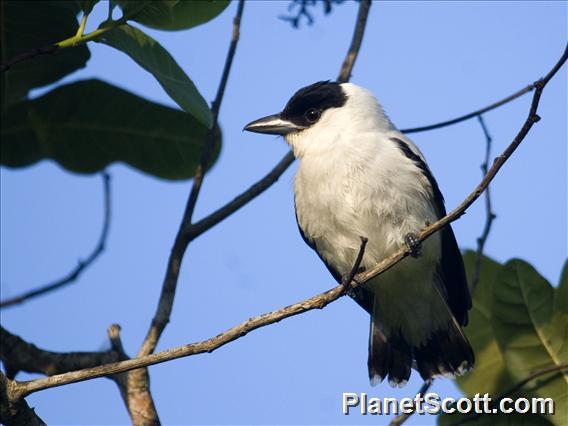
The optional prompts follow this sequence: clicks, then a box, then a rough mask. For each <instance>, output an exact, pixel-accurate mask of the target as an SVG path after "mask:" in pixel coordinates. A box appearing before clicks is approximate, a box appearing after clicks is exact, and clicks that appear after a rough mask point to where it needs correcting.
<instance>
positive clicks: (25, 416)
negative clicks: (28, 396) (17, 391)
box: [0, 371, 45, 426]
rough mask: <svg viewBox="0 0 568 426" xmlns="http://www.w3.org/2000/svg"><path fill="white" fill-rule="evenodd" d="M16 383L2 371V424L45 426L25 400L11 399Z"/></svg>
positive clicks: (0, 385)
mask: <svg viewBox="0 0 568 426" xmlns="http://www.w3.org/2000/svg"><path fill="white" fill-rule="evenodd" d="M14 385H15V382H14V381H13V380H10V379H8V378H6V376H5V375H4V373H2V371H0V423H2V424H3V425H6V426H45V422H44V421H43V420H42V419H40V418H39V416H38V415H37V414H36V413H35V411H34V409H33V408H30V407H29V406H28V404H27V402H26V400H25V399H20V398H18V399H15V400H14V399H11V395H12V394H13V392H12V388H13V387H14Z"/></svg>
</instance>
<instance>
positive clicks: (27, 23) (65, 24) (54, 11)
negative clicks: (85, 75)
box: [0, 0, 90, 109]
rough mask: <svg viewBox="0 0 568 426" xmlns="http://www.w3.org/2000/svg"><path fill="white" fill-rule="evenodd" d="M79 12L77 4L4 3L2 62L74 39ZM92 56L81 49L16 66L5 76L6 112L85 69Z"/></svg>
mask: <svg viewBox="0 0 568 426" xmlns="http://www.w3.org/2000/svg"><path fill="white" fill-rule="evenodd" d="M77 12H78V8H77V5H76V3H75V2H66V1H4V0H2V1H1V2H0V23H1V28H0V30H1V34H0V38H1V39H2V51H1V55H0V56H1V60H2V62H3V63H5V62H6V61H9V60H11V59H13V58H14V57H16V56H17V55H20V54H22V53H26V52H30V51H32V50H35V49H38V48H43V47H48V46H50V45H53V44H55V43H56V42H58V41H61V40H64V39H66V38H68V37H70V36H73V35H74V34H75V33H76V32H77V28H78V27H79V25H78V23H77V18H76V13H77ZM89 56H90V54H89V49H88V48H87V46H85V45H80V46H77V47H74V48H70V49H64V50H59V51H57V52H56V53H55V54H53V55H41V56H37V57H35V58H32V59H28V60H26V61H23V62H20V63H18V64H15V65H13V66H12V67H11V68H10V69H9V70H8V71H6V72H3V73H2V76H1V83H0V84H1V92H2V98H1V102H2V109H5V108H7V107H8V106H9V105H10V104H12V103H15V102H17V101H18V100H21V99H23V98H25V97H26V96H27V94H28V92H29V91H30V89H32V88H34V87H40V86H45V85H47V84H50V83H53V82H55V81H57V80H59V79H61V78H62V77H64V76H65V75H67V74H69V73H71V72H73V71H76V70H78V69H80V68H83V67H84V66H85V64H86V62H87V60H88V59H89Z"/></svg>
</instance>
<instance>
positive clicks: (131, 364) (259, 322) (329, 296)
mask: <svg viewBox="0 0 568 426" xmlns="http://www.w3.org/2000/svg"><path fill="white" fill-rule="evenodd" d="M567 58H568V48H567V49H565V51H564V53H563V55H562V57H561V58H560V60H559V61H558V62H557V63H556V65H555V66H554V67H553V68H552V69H551V70H550V72H549V73H548V74H547V75H546V76H545V77H544V78H542V79H540V80H538V81H536V82H535V83H534V85H535V92H534V95H533V99H532V102H531V106H530V110H529V114H528V116H527V118H526V120H525V122H524V124H523V126H522V127H521V129H520V130H519V132H518V134H517V135H516V136H515V138H514V139H513V141H512V142H511V144H510V145H509V146H508V147H507V148H506V149H505V151H503V153H502V154H501V155H500V156H499V157H497V158H496V159H495V161H494V163H493V165H492V166H491V168H490V169H489V170H488V172H487V174H486V175H485V176H484V177H483V179H482V180H481V182H480V184H479V185H478V186H477V187H476V188H475V189H474V190H473V192H472V193H471V194H469V195H468V196H467V197H466V198H465V200H464V201H463V202H462V203H461V204H460V205H459V206H458V207H456V208H455V209H454V210H452V211H451V212H450V213H449V214H448V215H446V216H445V217H443V218H441V219H440V220H438V221H436V222H435V223H433V224H432V225H430V226H428V227H426V228H424V229H423V230H422V231H420V232H419V233H418V235H417V237H418V239H419V241H424V240H425V239H426V238H428V237H429V236H430V235H432V234H433V233H434V232H436V231H438V230H440V229H441V228H443V227H444V226H445V225H447V224H448V223H450V222H453V221H455V220H457V219H458V218H459V217H461V215H462V214H463V213H464V212H465V210H466V209H467V208H468V207H469V206H470V205H471V204H472V203H473V202H474V201H475V200H476V199H477V198H478V197H479V196H480V195H481V194H482V193H483V191H484V190H485V189H486V188H487V186H488V185H489V183H490V182H491V181H492V180H493V178H494V177H495V176H496V174H497V173H498V172H499V170H500V169H501V167H502V166H503V164H504V163H505V162H506V161H507V160H508V159H509V158H510V157H511V155H512V154H513V152H514V151H515V150H516V148H517V147H518V146H519V145H520V143H521V142H522V141H523V140H524V138H525V137H526V135H527V134H528V132H529V131H530V129H531V128H532V126H533V125H534V124H535V123H536V122H538V121H539V119H540V117H539V116H538V115H537V108H538V104H539V102H540V98H541V95H542V91H543V90H544V88H545V86H546V84H547V83H548V82H549V81H550V79H551V78H552V77H553V76H554V75H555V74H556V72H557V71H558V70H559V69H560V67H561V66H562V65H563V64H564V63H565V62H566V60H567ZM408 255H409V250H408V248H407V247H406V246H404V245H403V246H402V247H401V248H400V249H399V250H397V251H396V252H395V253H393V254H392V255H391V256H389V257H387V258H386V259H384V260H383V261H381V262H380V263H378V264H377V265H375V266H374V267H373V268H371V269H370V270H368V271H365V272H361V273H359V274H357V275H356V276H355V277H354V279H353V280H352V282H351V286H353V287H356V286H358V285H364V283H365V282H367V281H369V280H370V279H372V278H374V277H376V276H377V275H379V274H380V273H382V272H384V271H386V270H387V269H389V268H391V267H392V266H394V265H395V264H396V263H398V262H399V261H400V260H402V259H403V258H405V257H406V256H408ZM344 291H345V286H344V285H343V284H340V285H338V286H336V287H334V288H332V289H330V290H328V291H326V292H323V293H320V294H318V295H316V296H313V297H311V298H309V299H307V300H303V301H301V302H298V303H295V304H293V305H290V306H286V307H284V308H282V309H279V310H276V311H273V312H269V313H266V314H262V315H259V316H256V317H252V318H250V319H248V320H247V321H245V322H243V323H241V324H239V325H237V326H235V327H233V328H230V329H229V330H227V331H225V332H223V333H221V334H219V335H217V336H215V337H213V338H211V339H208V340H205V341H202V342H198V343H192V344H188V345H183V346H179V347H175V348H172V349H168V350H165V351H162V352H159V353H155V354H150V355H146V356H142V357H139V358H136V359H132V360H127V361H122V362H117V363H112V364H107V365H102V366H98V367H94V368H90V369H85V370H80V371H73V372H69V373H65V374H60V375H55V376H52V377H48V378H42V379H36V380H32V381H27V382H18V383H17V384H16V386H15V389H14V393H15V394H16V396H17V397H18V398H21V397H25V396H26V395H29V394H31V393H34V392H38V391H40V390H44V389H48V388H51V387H56V386H62V385H66V384H69V383H75V382H79V381H84V380H90V379H93V378H96V377H103V376H108V375H111V374H117V373H122V372H125V371H130V370H133V369H136V368H140V367H147V366H149V365H153V364H158V363H162V362H166V361H170V360H173V359H177V358H182V357H187V356H190V355H195V354H198V353H204V352H213V351H214V350H216V349H218V348H220V347H221V346H223V345H226V344H227V343H229V342H232V341H234V340H236V339H238V338H240V337H243V336H245V335H246V334H248V333H249V332H250V331H252V330H255V329H257V328H260V327H264V326H266V325H269V324H273V323H275V322H279V321H281V320H283V319H285V318H288V317H291V316H294V315H298V314H301V313H303V312H307V311H310V310H313V309H322V308H324V307H325V306H326V305H328V304H329V303H331V302H333V301H334V300H336V299H338V298H340V297H341V296H342V295H343V294H344Z"/></svg>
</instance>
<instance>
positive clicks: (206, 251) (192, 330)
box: [0, 1, 568, 424]
mask: <svg viewBox="0 0 568 426" xmlns="http://www.w3.org/2000/svg"><path fill="white" fill-rule="evenodd" d="M287 6H288V2H276V1H274V2H260V1H256V2H249V3H248V4H247V5H246V7H245V11H244V17H243V22H242V29H241V42H240V45H239V47H238V50H237V54H236V58H235V63H234V69H233V72H232V73H231V76H230V79H229V83H228V88H227V92H226V97H225V101H224V103H223V106H222V108H221V116H220V122H221V126H222V129H223V134H224V142H223V143H224V145H223V151H222V153H221V156H220V159H219V161H218V162H217V164H216V165H215V167H214V168H213V169H212V171H211V173H210V174H209V175H208V176H207V177H206V180H205V184H204V187H203V191H202V194H201V197H200V199H199V202H198V205H197V210H196V217H197V218H199V217H202V216H204V215H206V214H207V213H208V212H210V211H212V210H213V209H216V208H217V207H219V206H220V205H222V204H224V203H225V202H227V201H228V200H229V199H231V198H232V197H234V196H235V195H237V194H238V193H240V192H241V191H242V190H244V189H245V188H247V187H248V186H249V185H250V184H252V183H253V182H255V181H256V180H258V179H259V178H260V177H261V176H263V175H264V174H265V173H266V172H267V171H268V170H270V169H271V168H272V167H273V165H274V164H275V163H276V162H277V161H278V160H279V159H280V158H281V157H282V156H283V155H284V154H285V153H286V151H287V149H288V148H287V146H286V145H285V143H284V142H283V141H282V140H278V139H274V138H271V137H267V136H263V135H254V134H248V133H242V131H241V129H242V127H243V125H244V124H246V123H248V122H249V121H251V120H253V119H256V118H258V117H261V116H264V115H267V114H270V113H274V112H277V111H279V110H280V109H281V108H282V106H283V105H284V104H285V102H286V101H287V100H288V98H289V97H290V96H291V94H292V93H293V92H294V91H295V90H297V89H298V88H300V87H303V86H305V85H307V84H310V83H312V82H314V81H318V80H322V79H334V78H335V77H336V76H337V73H338V70H339V67H340V65H341V62H342V60H343V57H344V54H345V52H346V49H347V47H348V45H349V42H350V39H351V34H352V29H353V22H354V20H355V17H356V13H357V5H356V4H355V3H351V2H346V3H345V4H343V5H341V6H339V7H337V8H336V10H334V12H333V13H332V14H331V15H329V16H326V17H324V16H323V14H322V13H321V9H318V10H317V11H316V12H315V17H316V23H315V24H314V25H313V26H311V27H307V26H302V28H301V29H299V30H295V29H292V28H291V27H290V25H289V24H287V23H286V22H283V21H280V20H278V19H277V17H278V15H281V14H285V13H286V10H287ZM105 7H106V5H105V6H99V7H97V8H96V9H95V11H94V13H93V16H92V17H91V18H90V20H91V23H90V25H91V26H96V24H97V23H98V22H100V20H101V19H102V18H103V17H104V14H105V10H104V9H105ZM235 9H236V4H231V5H230V6H229V8H228V9H227V10H226V11H225V12H224V13H223V14H222V15H220V16H219V17H218V18H216V19H215V20H214V21H212V22H210V23H209V24H206V25H204V26H201V27H198V28H195V29H192V30H190V31H184V32H169V33H166V32H159V31H153V30H148V33H150V34H151V35H153V36H154V37H155V38H156V39H157V40H159V41H160V43H161V44H162V45H163V46H164V47H166V48H167V49H168V50H169V51H170V52H171V53H172V55H173V56H174V57H175V58H176V60H177V61H178V63H179V64H180V65H181V66H182V67H183V68H184V69H185V70H186V71H187V73H188V75H189V76H190V77H191V78H192V79H193V80H194V82H195V83H196V85H197V87H198V88H199V89H200V91H201V93H202V94H203V95H204V97H205V99H207V100H211V99H212V98H213V96H214V94H215V90H216V87H217V84H218V78H219V76H220V72H221V67H222V64H223V61H224V59H225V53H226V50H227V47H228V41H229V37H230V32H231V20H232V17H233V15H234V12H235ZM566 28H567V9H566V3H565V2H381V3H375V4H373V7H372V8H371V13H370V17H369V24H368V28H367V32H366V36H365V39H364V42H363V46H362V49H361V53H360V56H359V59H358V61H357V63H356V65H355V69H354V72H353V77H352V81H353V82H354V83H357V84H360V85H362V86H365V87H367V88H369V89H370V90H372V91H373V92H374V93H375V94H376V95H377V97H378V99H379V100H380V101H381V103H382V104H383V106H384V108H385V110H386V111H387V113H388V114H389V115H390V117H391V119H392V120H393V121H394V123H395V124H396V125H397V126H398V127H400V128H405V127H412V126H417V125H423V124H430V123H433V122H437V121H442V120H445V119H448V118H453V117H455V116H458V115H461V114H463V113H467V112H470V111H472V110H475V109H477V108H479V107H482V106H485V105H487V104H489V103H491V102H493V101H496V100H498V99H501V98H503V97H505V96H507V95H509V94H511V93H513V92H515V91H516V90H518V89H520V88H522V87H524V86H526V85H527V84H529V83H531V82H533V81H534V80H536V79H537V78H539V77H541V76H543V75H544V74H545V73H546V72H548V70H549V69H550V68H551V67H552V65H553V64H554V63H555V62H556V61H557V59H558V58H559V57H560V55H561V53H562V51H563V49H564V46H565V43H566ZM89 47H90V48H91V53H92V58H91V60H90V62H89V63H88V66H87V68H86V69H84V70H81V71H79V72H77V73H75V74H73V75H71V76H69V77H67V78H66V79H65V82H70V81H75V80H78V79H86V78H99V79H103V80H105V81H108V82H111V83H113V84H115V85H118V86H120V87H123V88H126V89H127V90H130V91H132V92H134V93H136V94H138V95H141V96H144V97H147V98H149V99H152V100H154V101H156V102H160V103H163V104H167V105H172V106H173V105H174V104H173V102H172V101H171V100H170V99H169V98H168V97H167V95H166V94H165V93H164V92H163V90H162V89H161V87H160V86H159V85H158V83H157V82H156V81H155V80H154V79H153V78H152V77H151V76H150V75H149V74H147V73H146V72H144V71H143V70H142V69H140V68H139V67H138V66H137V65H136V64H134V63H133V62H132V61H131V60H130V59H129V58H128V57H127V56H125V55H124V54H122V53H120V52H117V51H114V50H113V49H112V48H110V47H108V46H104V45H96V44H91V45H89ZM41 92H42V91H41V90H40V91H37V93H41ZM566 93H567V87H566V67H564V69H562V70H561V71H560V72H559V73H558V75H557V76H556V77H555V78H554V80H552V81H551V82H550V84H549V85H548V86H547V88H546V90H545V92H544V94H543V97H542V101H541V105H540V108H539V113H540V115H541V117H542V120H541V121H540V122H539V123H538V124H536V125H535V127H534V128H533V130H532V131H531V132H530V134H529V135H528V136H527V138H526V140H525V141H524V142H523V144H522V145H521V147H520V148H519V149H518V151H517V152H515V154H514V155H513V157H512V158H511V160H510V161H509V162H508V163H507V164H506V165H505V166H504V167H503V169H502V171H501V172H500V174H499V175H498V176H497V178H496V179H495V181H494V184H493V185H492V191H493V193H492V194H493V203H494V210H495V211H496V213H497V215H498V217H497V219H496V221H495V222H494V229H493V231H492V233H491V236H490V239H489V241H488V244H487V249H486V253H487V254H488V255H490V256H492V257H494V258H496V259H498V260H500V261H505V260H507V259H510V258H513V257H520V258H523V259H525V260H527V261H529V262H530V263H532V264H533V265H534V266H535V267H536V268H537V269H538V270H539V272H540V273H541V274H543V275H544V276H545V277H546V278H547V279H549V280H550V281H551V282H552V283H554V284H555V283H557V282H558V277H559V274H560V270H561V267H562V264H563V262H564V260H565V259H566V254H567V225H566V217H567V168H566V164H567V163H566V161H567V148H566V141H567V136H568V135H567V129H566V117H567V113H568V111H567V97H566ZM85 101H86V102H88V100H85ZM529 103H530V95H528V96H525V97H523V98H521V99H518V100H517V101H515V102H513V103H510V104H508V105H506V106H504V107H502V108H500V109H498V110H495V111H493V112H490V113H489V114H487V115H486V116H485V120H486V123H487V125H488V127H489V130H490V132H491V134H492V136H493V139H494V145H493V146H494V152H493V156H495V155H497V154H498V153H499V152H501V151H502V150H503V149H504V147H505V146H506V145H507V144H508V143H510V141H511V140H512V138H513V137H514V136H515V134H516V132H517V131H518V129H519V128H520V127H521V125H522V123H523V121H524V120H525V118H526V115H527V112H528V106H529ZM117 113H119V112H118V111H117ZM148 119H149V120H151V119H152V117H148ZM412 139H413V140H414V141H415V142H416V143H417V144H418V145H419V146H420V148H421V150H422V151H423V152H424V154H425V156H426V158H427V159H428V162H429V164H430V166H431V169H432V171H433V173H434V175H435V176H436V178H437V180H438V182H439V185H440V188H441V190H442V192H443V193H444V195H445V198H446V206H447V207H448V209H451V208H453V207H455V206H456V205H457V204H458V203H459V202H460V201H461V200H462V199H463V198H465V196H466V195H467V194H469V192H470V191H471V190H472V189H473V188H474V187H475V185H477V184H478V182H479V180H480V176H481V175H480V168H479V166H480V164H481V162H482V158H483V154H484V148H485V145H484V144H485V139H484V137H483V133H482V131H481V128H480V126H479V124H478V123H477V121H476V120H471V121H468V122H464V123H460V124H458V125H456V126H452V127H447V128H444V129H440V130H435V131H431V132H426V133H419V134H415V135H412ZM294 169H295V166H293V167H292V168H291V169H290V170H288V171H287V172H286V173H285V174H284V175H283V177H282V178H281V179H280V180H279V181H278V182H277V183H276V184H275V185H274V186H273V187H272V188H270V189H269V190H268V191H266V193H264V194H263V195H262V196H260V197H259V198H258V199H256V200H254V201H253V202H252V203H250V204H249V205H247V206H246V207H244V208H243V209H242V210H240V211H239V212H238V213H236V214H235V215H233V216H232V217H230V218H228V219H227V220H225V221H224V222H223V223H221V224H220V225H218V226H217V227H215V228H214V229H212V230H211V231H210V232H208V233H207V234H205V235H203V236H201V237H200V238H199V239H198V240H196V241H195V242H194V243H193V244H192V245H191V246H190V247H189V249H188V251H187V254H186V257H185V261H184V263H183V266H182V270H181V275H180V280H179V286H178V294H177V297H176V302H175V306H174V311H173V315H172V321H171V323H170V324H169V326H168V328H167V329H166V331H165V333H164V335H163V337H162V339H161V341H160V344H159V349H166V348H169V347H172V346H177V345H180V344H183V343H189V342H193V341H196V340H201V339H206V338H208V337H211V336H214V335H216V334H217V333H219V332H220V331H222V330H224V329H226V328H229V327H231V326H233V325H235V324H237V323H239V322H241V321H242V320H244V319H246V318H248V317H250V316H253V315H256V314H260V313H263V312H266V311H269V310H273V309H277V308H279V307H282V306H285V305H287V304H290V303H293V302H296V301H299V300H301V299H304V298H307V297H309V296H312V295H314V294H316V293H318V292H321V291H323V290H326V289H328V288H330V287H331V286H333V285H334V282H333V279H332V278H331V277H330V276H329V274H328V272H327V270H326V269H325V266H324V265H323V264H321V262H320V261H319V259H318V258H317V256H316V255H315V254H314V253H313V252H312V251H311V250H310V249H309V248H308V247H307V246H305V244H304V243H303V241H302V240H301V237H300V235H299V234H298V231H297V227H296V222H295V219H294V209H293V192H292V179H293V173H294ZM109 171H110V173H111V174H112V190H113V193H112V197H113V217H112V224H111V231H110V236H109V240H108V243H107V249H106V251H105V253H104V254H103V256H102V257H101V258H100V259H99V260H98V261H97V262H96V263H95V264H94V265H93V266H92V267H91V268H90V269H89V270H88V271H87V272H86V273H85V275H83V276H82V278H81V280H80V281H79V282H77V283H75V284H73V285H72V286H70V287H68V288H66V289H64V290H61V291H59V292H58V293H54V294H51V295H49V296H46V297H43V298H40V299H37V300H35V301H32V302H30V303H27V304H25V305H22V306H19V307H16V308H12V309H9V310H5V311H2V313H1V315H2V316H1V319H2V325H3V326H5V327H6V328H7V329H8V330H10V331H11V332H13V333H16V334H18V335H21V336H22V337H23V338H25V339H26V340H28V341H31V342H33V343H35V344H36V345H38V346H39V347H42V348H46V349H50V350H54V351H70V350H98V349H103V348H105V347H106V346H107V341H106V337H105V336H106V331H105V330H106V328H107V327H108V326H109V325H110V324H111V323H119V324H121V326H122V329H123V333H122V334H123V341H124V344H125V347H126V350H127V352H128V353H129V354H134V353H135V352H136V351H137V350H138V347H139V345H140V343H141V341H142V339H143V338H144V335H145V332H146V330H147V327H148V325H149V322H150V320H151V317H152V315H153V313H154V309H155V306H156V302H157V298H158V295H159V292H160V287H161V284H162V279H163V275H164V272H165V266H166V261H167V257H168V254H169V251H170V248H171V245H172V243H173V239H174V236H175V232H176V230H177V227H178V225H179V221H180V218H181V214H182V212H183V206H184V204H185V201H186V199H187V195H188V193H189V188H190V185H191V182H189V181H188V182H175V183H172V182H168V181H164V180H158V179H155V178H152V177H150V176H147V175H144V174H142V173H140V172H138V171H136V170H133V169H131V168H129V167H127V166H124V165H121V164H116V165H112V166H111V167H110V168H109ZM0 177H1V182H0V190H1V210H0V213H1V219H0V225H1V228H0V231H1V232H0V234H1V257H0V259H1V266H2V268H1V278H0V282H1V291H2V297H3V298H4V297H9V296H11V295H15V294H18V293H20V292H21V291H22V290H24V289H28V288H32V287H35V286H36V285H38V284H41V283H43V282H47V281H50V280H52V279H55V278H58V277H60V276H62V275H63V274H65V273H66V272H67V271H68V270H69V269H71V268H72V267H73V266H74V265H75V263H76V262H77V260H78V258H81V257H84V256H86V255H87V253H89V252H90V250H91V249H92V247H93V246H94V244H95V242H96V240H97V238H98V234H99V231H100V226H101V222H102V184H101V179H100V178H99V177H98V176H85V175H76V174H70V173H69V172H66V171H64V170H62V169H61V168H60V167H59V166H58V165H57V164H54V163H52V162H49V161H44V162H41V163H39V164H36V165H34V166H32V167H28V168H26V169H17V170H10V169H6V168H2V169H0ZM483 220H484V210H483V204H482V203H481V202H478V203H476V204H475V205H473V206H472V207H471V208H470V209H469V210H468V212H467V214H466V215H465V216H464V217H462V218H461V219H460V220H459V221H458V222H456V223H455V224H454V225H453V227H454V230H455V233H456V236H457V239H458V242H459V244H460V247H461V248H462V249H466V248H474V247H475V245H476V238H477V237H478V235H479V234H480V232H481V228H482V226H483ZM367 337H368V316H367V314H366V313H365V312H364V311H363V310H362V309H360V308H359V307H358V306H357V305H356V304H355V303H353V302H352V301H351V300H348V299H342V300H339V301H337V302H336V303H333V304H332V305H330V306H328V307H327V308H326V309H324V310H322V311H317V312H310V313H307V314H304V315H301V316H298V317H295V318H291V319H288V320H286V321H283V322H281V323H279V324H276V325H273V326H270V327H266V328H263V329H261V330H257V331H255V332H253V333H251V334H250V335H248V336H246V337H245V338H243V339H240V340H238V341H236V342H234V343H231V344H230V345H228V346H226V347H224V348H222V349H220V350H218V351H216V352H214V353H213V354H207V355H199V356H194V357H190V358H186V359H182V360H177V361H174V362H170V363H166V364H162V365H158V366H154V367H151V369H150V372H151V380H152V382H151V385H152V390H153V393H154V397H155V400H156V404H157V407H158V410H159V413H160V416H161V420H162V422H163V423H164V424H174V423H177V424H181V423H192V424H268V423H279V424H323V423H325V424H329V423H331V424H386V423H387V420H388V419H386V418H376V417H369V416H367V417H364V416H360V415H358V414H354V415H350V416H348V417H346V416H344V415H342V414H341V410H340V409H341V406H340V403H341V394H342V392H368V393H369V394H371V395H373V396H380V397H403V396H412V395H414V392H415V391H416V390H417V389H418V387H419V386H420V383H421V382H420V380H419V378H418V377H417V374H413V377H412V380H411V382H410V383H409V384H408V385H407V386H406V387H405V388H403V389H402V390H399V389H396V390H395V389H392V388H390V387H389V386H388V384H383V385H380V386H379V387H375V388H371V387H370V386H369V383H368V380H367V371H366V357H367V354H366V351H367ZM25 377H28V376H25V375H22V376H20V378H25ZM433 391H435V392H438V393H440V394H441V395H442V396H457V395H459V392H458V391H457V389H456V388H455V386H454V385H453V383H452V382H451V381H447V380H441V381H439V382H437V383H436V384H435V385H434V387H433ZM28 400H29V403H30V405H32V406H35V407H36V409H37V411H38V413H39V414H40V415H41V417H42V418H44V420H46V421H47V422H48V423H49V424H78V423H81V424H122V423H127V422H128V416H127V414H126V410H125V409H124V407H123V405H122V401H121V399H120V397H119V394H118V391H117V389H116V387H115V385H114V384H113V383H112V382H110V381H109V380H105V379H97V380H94V381H89V382H85V383H80V384H74V385H70V386H65V387H61V388H56V389H50V390H46V391H44V392H40V393H37V394H34V395H32V396H31V397H29V398H28ZM434 423H435V419H434V418H431V417H419V416H414V417H413V418H412V419H411V420H410V421H409V422H408V424H434Z"/></svg>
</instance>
